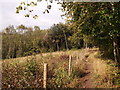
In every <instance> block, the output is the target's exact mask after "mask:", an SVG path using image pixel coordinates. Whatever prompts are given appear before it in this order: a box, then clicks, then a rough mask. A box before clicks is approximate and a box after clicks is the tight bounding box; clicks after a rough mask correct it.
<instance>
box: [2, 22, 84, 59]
mask: <svg viewBox="0 0 120 90" xmlns="http://www.w3.org/2000/svg"><path fill="white" fill-rule="evenodd" d="M74 34H75V32H73V31H72V30H71V29H70V28H69V27H68V25H66V24H62V23H59V24H54V25H53V26H51V27H50V28H49V29H47V30H41V29H40V27H39V26H34V28H32V27H26V26H25V25H19V26H17V27H14V26H13V25H10V26H8V27H6V28H5V29H4V30H3V32H2V58H3V59H8V58H16V57H23V56H28V55H33V54H39V53H45V52H54V51H60V50H68V49H72V48H77V49H79V48H82V47H83V44H84V43H83V39H82V37H81V36H79V34H78V36H76V35H74Z"/></svg>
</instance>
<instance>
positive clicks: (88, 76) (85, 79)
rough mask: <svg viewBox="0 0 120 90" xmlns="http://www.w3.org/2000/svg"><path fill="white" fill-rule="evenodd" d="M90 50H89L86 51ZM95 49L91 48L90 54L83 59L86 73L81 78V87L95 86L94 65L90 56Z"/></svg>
mask: <svg viewBox="0 0 120 90" xmlns="http://www.w3.org/2000/svg"><path fill="white" fill-rule="evenodd" d="M86 52H88V51H86ZM94 52H95V51H93V50H90V51H89V53H88V56H85V57H84V58H83V59H82V60H83V62H84V72H85V73H84V75H83V76H82V77H81V78H80V81H81V82H82V83H81V87H80V88H94V80H93V67H92V61H91V59H90V58H89V57H90V55H91V54H92V55H93V53H94Z"/></svg>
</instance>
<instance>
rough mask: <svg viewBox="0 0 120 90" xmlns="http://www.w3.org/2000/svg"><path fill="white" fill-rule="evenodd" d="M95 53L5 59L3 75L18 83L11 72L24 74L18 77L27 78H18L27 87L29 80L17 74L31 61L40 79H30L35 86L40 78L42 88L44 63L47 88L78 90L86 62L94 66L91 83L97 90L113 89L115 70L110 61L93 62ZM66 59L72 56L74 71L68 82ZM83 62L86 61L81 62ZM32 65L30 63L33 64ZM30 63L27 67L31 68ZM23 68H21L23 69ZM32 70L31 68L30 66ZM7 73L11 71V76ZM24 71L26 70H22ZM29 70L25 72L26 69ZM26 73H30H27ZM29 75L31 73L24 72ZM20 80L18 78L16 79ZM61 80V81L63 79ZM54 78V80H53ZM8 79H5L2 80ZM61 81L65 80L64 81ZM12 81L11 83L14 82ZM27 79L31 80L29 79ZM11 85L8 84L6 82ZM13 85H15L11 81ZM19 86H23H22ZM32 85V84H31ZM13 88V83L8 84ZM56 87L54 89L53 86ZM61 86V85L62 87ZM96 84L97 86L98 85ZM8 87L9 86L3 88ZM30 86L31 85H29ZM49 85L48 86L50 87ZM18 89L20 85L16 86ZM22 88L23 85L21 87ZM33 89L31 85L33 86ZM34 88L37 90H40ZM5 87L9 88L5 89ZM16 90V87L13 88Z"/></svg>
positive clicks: (54, 54)
mask: <svg viewBox="0 0 120 90" xmlns="http://www.w3.org/2000/svg"><path fill="white" fill-rule="evenodd" d="M97 52H98V49H97V48H94V49H88V50H85V49H80V50H69V51H60V52H51V53H43V54H37V55H35V56H34V55H33V56H27V57H21V58H16V59H7V60H3V63H4V64H6V65H7V64H9V65H8V66H9V67H8V66H5V67H4V69H3V70H6V71H4V72H5V73H7V72H8V73H9V74H10V76H9V75H7V76H9V77H10V78H11V79H12V77H13V76H12V75H14V78H15V79H17V78H16V77H17V76H15V75H16V74H15V73H13V72H14V71H16V72H18V73H23V75H22V74H21V76H23V77H24V78H26V79H25V80H23V79H24V78H20V80H23V81H25V82H26V84H27V83H28V82H27V81H28V80H27V78H29V76H27V75H24V74H25V72H20V69H19V67H20V68H21V70H22V69H24V68H26V67H28V66H29V61H30V60H31V58H34V60H35V62H36V63H37V64H36V65H37V66H38V67H39V68H40V69H41V70H38V69H37V68H36V67H35V70H38V71H37V72H38V73H39V74H40V75H37V74H36V75H37V76H32V75H31V77H32V78H33V79H34V80H35V81H34V82H35V85H37V84H38V83H37V82H39V81H37V82H36V77H38V78H39V80H41V81H40V85H39V86H40V87H42V78H41V76H42V72H43V71H42V70H43V63H44V62H46V63H48V73H49V75H48V76H49V82H48V83H49V86H48V87H58V86H60V87H66V88H68V87H69V88H78V87H81V81H79V80H80V79H79V78H80V76H81V74H82V73H84V67H85V61H86V62H89V63H91V64H92V66H93V71H92V73H93V76H94V79H95V80H94V81H95V83H97V85H96V87H103V88H106V87H112V86H113V83H112V81H113V79H114V76H115V74H116V73H117V68H116V67H114V66H111V64H114V65H115V63H114V62H112V61H111V60H106V61H105V60H102V59H100V58H96V57H95V55H96V54H97ZM69 55H71V56H72V69H73V72H72V73H73V74H72V75H71V77H70V78H69V77H68V75H66V73H67V71H66V70H68V59H69V58H68V57H69ZM84 59H85V60H84ZM32 63H33V62H32ZM32 63H30V65H31V64H32ZM18 64H19V65H18ZM15 65H18V66H19V67H16V68H14V67H15ZM23 66H24V68H23ZM33 67H34V66H33ZM9 69H11V70H12V71H13V72H12V71H11V72H10V71H9ZM25 70H26V69H25ZM27 70H28V69H27ZM28 71H29V70H28ZM26 73H28V74H30V72H26ZM18 76H19V75H18ZM63 76H64V77H63ZM53 77H54V78H53ZM5 78H8V77H5ZM63 78H64V79H63ZM15 79H12V80H13V81H14V80H15ZM29 79H30V78H29ZM9 81H11V80H9ZM14 82H16V81H14ZM21 83H22V82H21ZM31 83H32V82H31ZM11 84H12V83H11ZM54 84H55V85H54ZM62 84H63V85H62ZM98 84H99V85H98ZM6 85H8V84H6ZM30 85H32V84H30ZM50 85H51V86H50ZM19 86H20V85H19ZM23 86H24V85H23ZM33 86H34V85H33ZM39 86H36V87H39ZM5 87H8V86H5ZM16 87H17V86H16Z"/></svg>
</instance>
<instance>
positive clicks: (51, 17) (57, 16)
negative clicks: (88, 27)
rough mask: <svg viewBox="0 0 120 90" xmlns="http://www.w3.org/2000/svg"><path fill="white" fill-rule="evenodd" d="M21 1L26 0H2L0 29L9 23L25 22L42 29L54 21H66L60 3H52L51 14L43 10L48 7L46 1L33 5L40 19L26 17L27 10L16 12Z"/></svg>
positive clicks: (18, 23) (0, 5)
mask: <svg viewBox="0 0 120 90" xmlns="http://www.w3.org/2000/svg"><path fill="white" fill-rule="evenodd" d="M20 1H24V0H10V1H8V0H2V1H0V30H1V29H4V28H5V27H7V26H9V25H15V26H17V25H20V24H24V25H26V26H34V25H38V26H40V28H41V29H47V28H49V27H50V26H52V25H53V24H54V23H59V22H64V20H63V19H62V18H61V15H62V14H63V13H62V11H60V10H59V8H60V5H57V4H56V3H52V4H51V5H52V9H51V10H50V13H49V14H43V11H44V10H45V9H46V7H47V3H46V2H40V3H39V4H38V6H37V7H33V8H32V9H33V10H34V11H33V14H34V15H35V14H37V15H38V16H39V18H38V19H36V20H35V19H33V18H32V17H30V18H25V17H24V15H25V14H26V11H21V12H20V13H19V14H16V13H15V11H16V7H17V6H18V5H19V4H20Z"/></svg>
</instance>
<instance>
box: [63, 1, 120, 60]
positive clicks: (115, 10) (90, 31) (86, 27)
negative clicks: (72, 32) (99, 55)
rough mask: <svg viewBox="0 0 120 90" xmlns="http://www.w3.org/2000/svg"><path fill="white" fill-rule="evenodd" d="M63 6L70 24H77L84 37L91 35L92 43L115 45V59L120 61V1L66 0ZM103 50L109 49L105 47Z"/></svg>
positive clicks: (102, 45) (103, 45)
mask: <svg viewBox="0 0 120 90" xmlns="http://www.w3.org/2000/svg"><path fill="white" fill-rule="evenodd" d="M62 7H63V11H65V12H66V13H65V15H66V17H67V18H68V21H67V22H69V23H70V25H72V24H75V26H76V29H78V30H79V31H80V32H81V34H82V35H83V37H84V36H88V37H91V40H92V41H93V42H92V43H95V44H96V45H97V46H99V47H100V48H104V47H105V46H108V47H109V48H111V47H112V46H113V47H114V57H115V61H116V62H120V57H119V50H118V47H119V46H118V42H117V41H118V37H120V30H119V25H120V2H116V3H115V2H106V3H100V2H99V3H98V2H92V3H83V2H75V3H73V2H66V3H64V4H62ZM107 40H108V41H109V42H108V41H107ZM105 41H107V42H108V43H105ZM112 42H113V43H114V44H112ZM103 51H104V53H105V52H106V51H108V50H105V48H104V49H103Z"/></svg>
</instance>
